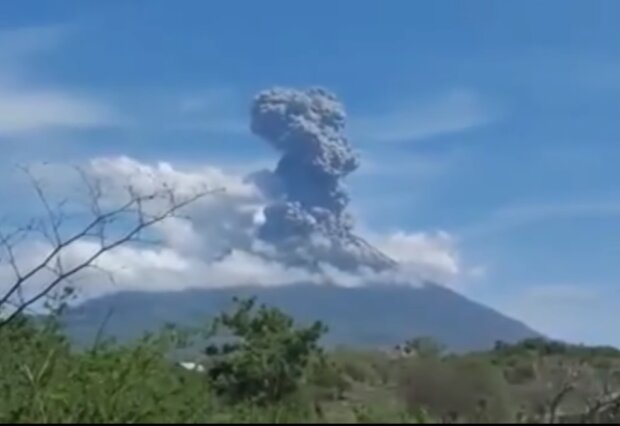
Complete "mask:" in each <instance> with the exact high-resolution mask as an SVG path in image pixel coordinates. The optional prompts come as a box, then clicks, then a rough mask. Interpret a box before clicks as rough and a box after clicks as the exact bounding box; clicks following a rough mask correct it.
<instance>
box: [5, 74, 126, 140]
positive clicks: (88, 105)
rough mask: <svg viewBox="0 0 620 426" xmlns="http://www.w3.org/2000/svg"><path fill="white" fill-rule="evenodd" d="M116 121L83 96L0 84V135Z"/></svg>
mask: <svg viewBox="0 0 620 426" xmlns="http://www.w3.org/2000/svg"><path fill="white" fill-rule="evenodd" d="M119 121H120V118H119V117H118V116H117V115H116V113H115V112H114V111H113V110H112V108H110V107H108V106H106V105H104V104H102V103H100V102H97V101H95V100H93V99H90V98H88V97H87V96H81V95H78V94H75V93H72V92H70V91H65V90H59V89H35V88H26V87H20V86H13V87H6V86H3V85H2V84H1V83H0V136H19V135H23V134H29V133H33V132H42V131H45V130H53V129H85V128H91V127H101V126H108V125H112V124H117V123H118V122H119Z"/></svg>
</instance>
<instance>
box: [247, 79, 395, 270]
mask: <svg viewBox="0 0 620 426" xmlns="http://www.w3.org/2000/svg"><path fill="white" fill-rule="evenodd" d="M251 115H252V121H251V130H252V132H253V133H254V134H255V135H257V136H259V137H260V138H262V139H263V140H265V141H267V142H268V143H269V144H270V145H271V146H273V147H274V148H275V149H277V150H278V151H280V152H281V153H282V158H281V159H280V161H279V162H278V165H277V168H276V169H275V171H273V172H271V171H262V172H259V173H256V174H254V175H253V180H254V182H255V183H256V184H257V185H259V186H260V187H261V189H262V190H263V191H264V192H265V193H266V194H268V195H269V196H270V197H271V198H272V199H274V200H275V201H274V202H273V203H272V204H271V205H269V206H267V207H266V209H265V212H264V214H265V223H264V224H263V225H262V227H261V228H260V230H259V237H260V238H261V239H262V240H264V241H266V242H268V243H270V244H272V245H273V246H275V247H276V251H277V254H276V255H278V256H279V257H280V258H281V259H282V260H283V261H285V262H287V263H289V264H303V265H317V264H319V263H328V264H332V265H334V266H336V267H338V268H339V269H343V270H347V271H351V270H356V269H359V268H361V267H366V268H371V269H373V270H384V269H388V268H392V267H394V266H395V265H396V263H395V262H394V261H393V260H392V259H390V258H388V257H387V256H386V255H384V254H383V253H381V252H380V251H378V250H377V249H375V248H374V247H372V246H371V245H370V244H368V243H367V242H365V241H364V240H363V239H361V238H360V237H358V236H356V235H355V234H353V219H352V217H351V216H350V215H349V214H348V213H347V212H346V207H347V205H348V204H349V196H348V193H347V191H346V188H345V186H344V184H343V179H344V178H345V177H346V176H347V175H349V174H350V173H352V172H353V171H355V170H356V169H357V168H358V167H359V165H360V161H359V157H358V156H357V155H356V153H355V152H354V151H353V150H352V148H351V146H350V144H349V142H348V140H347V138H346V136H345V134H344V130H345V118H346V115H345V111H344V108H343V106H342V105H341V104H340V103H339V102H338V100H337V99H336V97H335V96H334V95H333V94H332V93H330V92H328V91H326V90H324V89H320V88H312V89H308V90H305V91H300V90H293V89H285V88H273V89H269V90H265V91H263V92H260V93H259V94H258V95H257V96H256V98H255V99H254V102H253V104H252V108H251Z"/></svg>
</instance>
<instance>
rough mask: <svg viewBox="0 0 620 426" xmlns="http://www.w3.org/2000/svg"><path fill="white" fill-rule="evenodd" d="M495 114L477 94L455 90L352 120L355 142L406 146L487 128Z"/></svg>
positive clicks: (351, 126) (351, 125)
mask: <svg viewBox="0 0 620 426" xmlns="http://www.w3.org/2000/svg"><path fill="white" fill-rule="evenodd" d="M495 117H496V112H494V111H491V108H490V107H489V106H488V105H487V104H486V103H485V102H484V101H483V100H482V98H481V97H480V96H479V95H478V94H477V93H475V92H472V91H469V90H453V91H451V92H449V93H446V94H445V95H443V96H441V97H438V98H436V99H432V100H429V101H426V102H424V103H422V102H418V103H413V102H412V103H409V104H405V105H403V106H401V107H400V108H398V109H396V110H393V111H390V112H387V113H384V114H379V115H375V116H368V117H358V118H356V117H353V118H352V120H351V124H350V128H351V129H352V134H353V135H354V138H355V139H358V140H362V141H364V140H367V141H377V142H407V141H414V140H420V139H426V138H431V137H433V136H437V135H442V134H448V133H455V132H461V131H465V130H469V129H472V128H475V127H479V126H482V125H485V124H488V123H489V122H491V121H492V120H493V119H494V118H495Z"/></svg>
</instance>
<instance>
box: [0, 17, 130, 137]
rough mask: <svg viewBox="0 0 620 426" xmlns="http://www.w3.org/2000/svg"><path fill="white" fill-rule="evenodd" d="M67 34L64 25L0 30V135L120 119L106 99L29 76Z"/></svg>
mask: <svg viewBox="0 0 620 426" xmlns="http://www.w3.org/2000/svg"><path fill="white" fill-rule="evenodd" d="M67 33H68V28H67V27H63V26H42V27H20V28H12V29H5V30H0V69H2V72H1V73H0V137H2V136H4V137H7V136H8V137H15V136H23V135H28V134H32V133H36V132H39V133H41V132H44V131H49V130H54V129H61V130H75V129H78V130H79V129H84V128H91V127H100V126H108V125H116V124H118V123H119V122H121V121H122V119H121V117H120V115H119V114H118V113H116V112H115V111H114V109H113V108H112V107H110V106H109V105H106V104H105V103H104V102H102V101H100V100H96V99H94V98H92V97H91V96H88V95H86V94H83V93H80V92H79V91H77V90H74V89H67V88H64V87H57V86H54V85H49V84H48V85H43V84H40V83H38V82H37V80H36V78H35V77H34V76H33V75H31V74H32V73H31V71H32V70H34V69H36V67H34V66H33V64H32V61H33V60H34V59H36V58H41V57H42V55H43V54H49V53H52V52H53V51H54V50H55V49H56V48H57V47H58V46H59V44H60V43H61V41H62V40H63V39H64V38H65V36H66V34H67Z"/></svg>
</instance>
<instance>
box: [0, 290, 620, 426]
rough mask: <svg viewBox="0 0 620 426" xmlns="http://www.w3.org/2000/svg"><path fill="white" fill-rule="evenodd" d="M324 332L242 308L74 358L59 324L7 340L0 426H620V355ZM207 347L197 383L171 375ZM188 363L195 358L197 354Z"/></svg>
mask: <svg viewBox="0 0 620 426" xmlns="http://www.w3.org/2000/svg"><path fill="white" fill-rule="evenodd" d="M326 331H327V327H326V326H325V325H323V324H322V323H320V322H316V323H314V324H310V325H308V326H299V325H296V324H295V323H294V322H293V320H292V318H290V317H289V316H287V315H286V314H285V313H283V312H282V311H280V310H278V309H275V308H269V307H265V306H257V305H256V303H255V301H254V300H253V299H249V300H236V308H235V309H234V310H233V311H232V312H230V313H223V314H221V315H220V316H219V317H218V318H216V320H215V321H213V323H212V324H211V325H210V327H208V328H205V330H201V331H196V330H178V329H176V328H174V327H166V328H165V329H164V330H162V332H161V333H159V334H157V335H147V336H145V337H144V338H142V339H141V340H139V341H136V342H134V343H132V344H129V345H127V344H124V345H119V344H116V343H114V342H112V341H104V340H101V339H98V341H96V343H95V344H94V345H93V346H92V347H91V348H87V349H80V350H75V349H73V348H72V347H71V345H70V344H69V342H68V340H67V339H66V338H65V337H64V336H63V335H62V333H61V330H59V328H58V326H57V325H56V322H55V321H53V320H49V321H47V322H45V323H44V324H40V323H38V324H36V325H35V324H34V322H33V321H32V319H29V318H28V317H25V316H20V317H17V318H15V319H14V320H13V321H11V322H9V323H5V324H4V325H3V326H2V327H0V345H2V346H1V347H2V348H3V350H2V351H1V352H0V422H3V423H10V422H14V423H25V422H33V423H35V422H36V423H39V422H46V423H47V422H67V423H69V422H84V423H101V422H106V423H121V422H122V423H129V422H132V423H134V422H183V423H189V422H261V423H262V422H265V423H267V422H269V423H291V422H296V423H301V422H304V423H306V422H308V423H313V422H350V423H367V422H394V423H396V422H398V423H431V422H441V423H457V422H472V421H478V422H529V423H533V422H536V423H560V422H568V421H571V422H581V423H593V422H617V421H618V420H620V417H619V413H620V394H619V393H618V391H620V352H619V351H617V350H615V349H613V348H589V347H580V346H571V345H566V344H562V343H557V342H547V341H544V340H528V341H524V342H522V343H520V344H518V345H507V344H502V343H498V344H497V345H496V348H495V349H494V350H492V351H488V352H484V353H474V354H466V355H454V354H447V353H445V352H444V350H443V348H442V347H441V345H439V344H437V343H436V342H434V341H433V340H432V339H425V338H421V339H415V340H411V341H409V342H405V344H403V345H402V346H400V347H397V348H394V350H393V351H389V352H387V351H376V352H368V351H366V352H360V351H355V350H348V349H343V348H340V349H334V350H331V351H328V352H327V351H324V350H323V349H322V348H321V347H320V345H319V341H320V338H321V336H322V335H323V334H324V333H325V332H326ZM195 339H201V340H200V341H203V340H202V339H206V340H207V341H208V344H207V346H206V348H205V349H204V351H203V352H202V353H201V354H200V357H197V358H196V359H194V360H193V361H196V362H198V363H200V365H201V367H202V370H201V371H191V370H188V369H186V368H182V367H180V366H179V365H178V364H177V363H175V362H174V361H173V358H174V356H175V354H178V353H179V351H183V350H184V349H187V348H190V347H193V345H195V343H196V342H195ZM185 353H188V352H187V351H185Z"/></svg>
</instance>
